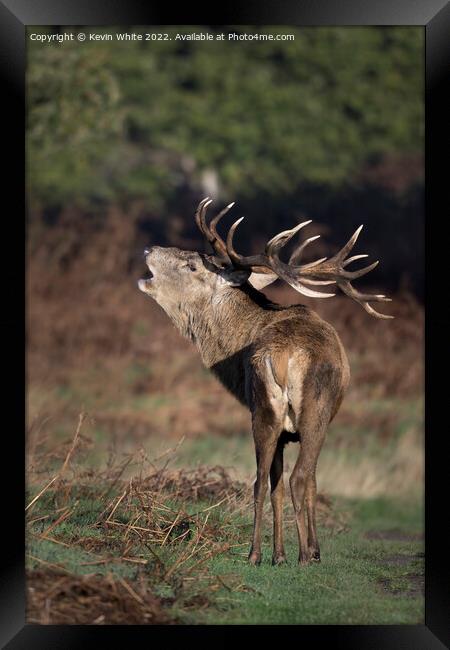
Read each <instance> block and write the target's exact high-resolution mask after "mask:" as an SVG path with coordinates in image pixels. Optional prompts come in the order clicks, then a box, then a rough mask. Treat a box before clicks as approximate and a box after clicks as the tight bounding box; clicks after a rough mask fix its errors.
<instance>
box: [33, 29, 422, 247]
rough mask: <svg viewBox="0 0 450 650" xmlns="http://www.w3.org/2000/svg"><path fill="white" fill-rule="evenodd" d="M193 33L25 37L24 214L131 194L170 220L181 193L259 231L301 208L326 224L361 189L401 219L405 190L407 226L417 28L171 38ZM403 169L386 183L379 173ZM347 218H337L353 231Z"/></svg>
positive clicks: (415, 167) (418, 76) (418, 89)
mask: <svg viewBox="0 0 450 650" xmlns="http://www.w3.org/2000/svg"><path fill="white" fill-rule="evenodd" d="M46 29H49V28H39V29H37V28H30V29H29V31H34V32H36V31H39V33H43V32H44V31H45V30H46ZM61 29H65V28H61ZM206 29H207V28H206V27H205V26H201V27H197V28H193V27H180V28H169V29H167V28H163V27H160V28H158V30H156V31H159V32H168V33H169V36H171V37H172V40H167V41H153V40H150V41H145V40H144V41H139V42H117V41H116V40H113V41H112V42H108V41H106V42H89V40H86V41H85V42H84V43H78V42H77V41H75V42H73V43H70V42H66V43H61V44H59V43H53V44H42V43H36V42H30V41H29V42H28V47H29V51H28V55H29V58H28V85H27V87H28V115H27V138H28V142H27V145H28V146H27V151H28V186H29V187H28V189H29V205H30V208H31V214H32V215H33V214H38V213H42V212H45V211H48V210H50V211H53V212H55V211H56V213H57V212H58V211H60V210H61V209H62V208H63V207H67V206H71V207H74V206H75V207H79V208H80V209H84V210H88V211H94V210H95V209H98V208H99V209H100V210H102V209H103V208H104V206H106V205H110V204H115V205H119V206H122V207H125V206H126V207H128V206H129V205H130V204H133V203H135V202H136V201H139V200H140V201H141V203H142V205H145V210H147V211H148V212H150V213H153V214H157V213H158V214H161V215H163V216H167V215H170V214H171V212H173V211H174V210H175V212H176V211H177V208H176V207H175V206H176V205H178V206H179V207H178V210H179V212H180V213H181V214H183V210H185V209H186V210H187V211H188V212H189V213H190V212H192V208H193V203H192V200H189V201H187V200H185V202H186V203H189V205H188V206H187V207H186V208H185V207H183V206H182V205H181V203H182V202H183V201H182V199H183V197H184V198H185V199H186V196H187V195H188V196H189V197H190V199H191V198H192V196H196V195H200V194H202V193H203V192H204V193H211V195H213V196H217V197H218V198H221V199H224V200H226V201H228V200H232V199H237V200H239V203H240V205H241V206H242V207H243V208H244V209H250V210H253V212H256V213H257V215H258V219H260V221H259V222H258V224H259V225H260V226H261V228H262V229H263V230H264V231H265V230H267V231H268V232H269V231H271V233H272V234H273V230H275V229H276V227H277V226H276V225H274V223H273V222H274V221H277V222H279V221H280V220H281V221H286V222H288V223H289V224H290V225H292V216H293V213H295V212H296V211H297V212H298V209H299V208H300V209H303V208H304V205H307V207H308V209H309V210H310V211H312V213H313V214H311V215H310V216H312V217H313V218H317V217H316V214H314V213H317V214H319V215H320V217H321V219H322V221H325V222H327V221H330V219H332V217H331V215H330V214H329V213H327V211H326V209H324V206H330V205H332V206H333V210H334V208H335V207H337V209H339V206H340V205H341V198H340V197H342V196H345V197H346V204H347V205H348V204H349V201H348V193H349V188H356V190H357V192H358V197H359V198H358V199H357V201H356V204H355V206H354V207H355V209H357V210H360V209H361V208H362V207H364V206H365V204H364V199H361V196H362V194H361V192H362V189H361V188H364V187H366V186H368V187H370V188H371V192H372V194H373V186H374V185H376V186H379V187H380V188H381V189H380V191H381V193H384V194H385V195H386V197H387V200H388V203H389V201H391V203H392V200H393V199H392V197H393V196H394V198H395V197H396V198H395V201H397V203H396V204H395V205H396V207H395V206H394V208H393V207H392V205H389V206H388V212H389V214H390V215H391V216H392V214H394V215H396V214H397V215H398V214H400V213H401V214H403V212H402V210H403V211H405V210H406V209H408V210H409V211H410V210H411V205H410V204H411V198H410V196H409V195H408V196H407V193H408V192H409V191H410V190H411V188H412V189H413V191H414V192H416V194H415V196H416V201H419V203H417V204H415V207H414V208H413V212H414V210H415V211H416V212H417V215H418V216H417V218H421V209H420V208H419V207H418V206H419V204H420V201H421V198H420V196H419V197H417V187H416V185H417V183H419V186H420V184H421V181H422V179H421V164H420V160H421V155H422V151H423V128H424V127H423V30H422V29H419V28H414V27H411V28H409V27H379V28H373V27H347V28H335V27H330V28H325V27H311V28H294V27H283V28H280V27H270V28H269V27H267V28H258V29H256V28H243V27H238V28H234V27H233V28H230V31H241V32H247V33H248V32H252V31H257V32H261V33H272V34H276V33H293V34H295V40H294V41H266V42H254V41H251V42H246V41H239V42H228V41H227V40H225V41H213V42H186V41H183V42H180V41H177V40H174V36H175V34H176V33H177V32H182V33H191V32H200V31H205V30H206ZM119 30H120V28H115V27H113V28H104V29H102V28H95V29H94V28H89V29H86V30H83V31H86V33H89V31H95V32H96V33H101V32H104V33H112V34H115V32H116V31H119ZM67 31H75V30H74V29H72V28H67ZM123 31H125V30H123ZM129 31H130V32H141V33H145V32H146V31H148V28H147V29H146V28H144V27H134V28H130V29H129ZM210 31H212V32H213V33H218V32H226V31H227V29H226V28H214V29H212V28H210ZM383 161H388V164H389V165H390V167H389V165H388V169H389V171H388V173H387V174H386V173H384V176H383V172H382V171H381V172H380V166H381V168H382V167H383V164H384V162H383ZM411 161H413V163H412V167H411ZM414 161H416V163H414ZM417 161H419V163H417ZM408 165H409V167H411V169H412V172H411V174H410V178H407V179H406V182H404V183H403V184H402V183H400V186H401V187H400V190H399V183H397V184H396V182H395V178H392V177H393V176H394V177H395V175H396V174H400V176H401V175H402V173H403V176H404V175H405V168H406V169H408V168H409V167H408ZM374 174H375V176H376V178H375V177H374ZM377 174H378V175H377ZM380 174H381V177H382V182H380ZM407 175H408V174H407ZM374 178H375V180H374ZM383 178H384V180H383ZM208 190H209V191H208ZM302 196H305V197H307V198H306V199H305V200H306V203H305V204H304V205H303V206H302V202H301V201H302V199H301V197H302ZM313 197H316V198H315V199H314V198H313ZM372 198H373V197H372ZM371 200H372V199H371ZM299 201H300V203H299ZM344 203H345V201H344ZM351 203H352V201H351V200H350V204H351ZM381 203H382V204H383V205H382V206H381V212H383V206H384V203H383V202H382V201H381ZM420 205H421V204H420ZM397 208H398V210H397ZM352 214H353V213H349V215H347V218H345V217H344V221H346V222H348V223H349V224H350V225H351V224H352V223H353V221H356V222H357V223H356V225H358V224H359V223H361V215H359V216H356V214H355V215H354V218H353V216H352ZM404 217H405V218H406V212H405V213H404ZM334 218H336V214H335V216H334ZM380 219H381V217H380ZM166 223H167V221H166ZM282 225H284V223H283V224H282ZM346 225H347V223H346ZM161 227H162V230H163V231H164V226H163V225H161ZM418 227H419V226H418V225H417V224H416V230H417V228H418ZM244 233H245V228H244ZM166 234H167V233H166ZM414 254H415V255H416V256H417V251H416V252H415V253H414Z"/></svg>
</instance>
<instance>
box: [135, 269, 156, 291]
mask: <svg viewBox="0 0 450 650" xmlns="http://www.w3.org/2000/svg"><path fill="white" fill-rule="evenodd" d="M153 278H154V275H153V272H152V270H151V269H150V268H149V270H148V274H147V277H145V278H142V279H141V280H139V281H138V287H139V289H140V290H141V291H144V292H145V291H147V289H149V288H150V286H151V284H152V280H153Z"/></svg>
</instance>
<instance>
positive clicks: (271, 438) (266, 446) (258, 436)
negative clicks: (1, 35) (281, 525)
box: [248, 416, 278, 564]
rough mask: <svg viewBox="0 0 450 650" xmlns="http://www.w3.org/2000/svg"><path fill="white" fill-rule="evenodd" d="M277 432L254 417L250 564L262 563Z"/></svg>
mask: <svg viewBox="0 0 450 650" xmlns="http://www.w3.org/2000/svg"><path fill="white" fill-rule="evenodd" d="M277 437H278V436H277V433H276V432H275V430H274V428H273V427H272V426H270V425H267V423H265V422H261V418H260V417H258V416H256V417H255V418H254V439H255V451H256V481H255V485H254V503H255V518H254V525H253V540H252V546H251V549H250V554H249V558H248V560H249V562H250V564H260V563H261V526H262V516H263V507H264V500H265V497H266V493H267V487H268V479H269V471H270V469H271V467H272V463H273V458H274V454H275V450H276V447H277Z"/></svg>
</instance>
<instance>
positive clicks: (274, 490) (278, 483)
mask: <svg viewBox="0 0 450 650" xmlns="http://www.w3.org/2000/svg"><path fill="white" fill-rule="evenodd" d="M283 451H284V442H282V441H281V440H278V443H277V447H276V450H275V455H274V457H273V461H272V466H271V468H270V498H271V501H272V509H273V555H272V564H273V565H278V564H283V562H286V554H285V552H284V543H283V500H284V479H283Z"/></svg>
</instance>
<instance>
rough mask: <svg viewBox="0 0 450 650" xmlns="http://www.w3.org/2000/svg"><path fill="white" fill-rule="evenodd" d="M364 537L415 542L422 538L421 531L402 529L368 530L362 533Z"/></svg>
mask: <svg viewBox="0 0 450 650" xmlns="http://www.w3.org/2000/svg"><path fill="white" fill-rule="evenodd" d="M364 537H365V538H366V539H372V540H385V541H390V542H417V541H422V540H423V539H424V535H423V533H405V532H404V531H403V530H399V529H397V528H393V529H391V530H369V531H367V533H365V534H364Z"/></svg>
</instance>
